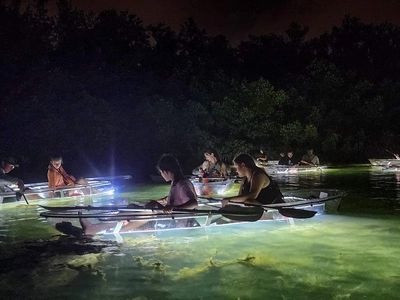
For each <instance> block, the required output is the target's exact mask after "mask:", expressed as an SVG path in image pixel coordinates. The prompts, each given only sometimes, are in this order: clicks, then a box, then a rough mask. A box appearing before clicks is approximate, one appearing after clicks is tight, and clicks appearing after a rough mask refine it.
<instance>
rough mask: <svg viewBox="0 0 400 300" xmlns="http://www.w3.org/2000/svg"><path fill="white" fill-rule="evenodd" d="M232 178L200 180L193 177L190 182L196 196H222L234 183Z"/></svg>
mask: <svg viewBox="0 0 400 300" xmlns="http://www.w3.org/2000/svg"><path fill="white" fill-rule="evenodd" d="M235 180H236V179H234V178H223V177H221V178H218V177H217V178H202V177H193V178H190V181H191V182H192V183H193V186H194V189H195V190H196V194H197V195H198V196H208V197H211V196H222V195H224V194H225V193H226V192H227V191H228V190H229V189H230V188H231V187H232V186H233V184H234V183H235Z"/></svg>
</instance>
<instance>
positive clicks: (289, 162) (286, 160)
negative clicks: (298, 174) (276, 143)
mask: <svg viewBox="0 0 400 300" xmlns="http://www.w3.org/2000/svg"><path fill="white" fill-rule="evenodd" d="M293 155H294V152H293V151H292V150H289V151H288V152H287V154H286V155H285V156H284V157H282V158H281V159H280V160H279V162H278V165H284V166H293V165H295V164H296V163H295V161H294V159H293Z"/></svg>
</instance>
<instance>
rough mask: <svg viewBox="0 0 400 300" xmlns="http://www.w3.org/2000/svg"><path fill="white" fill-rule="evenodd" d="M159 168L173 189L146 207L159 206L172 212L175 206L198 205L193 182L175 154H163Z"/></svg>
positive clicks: (189, 206) (189, 207)
mask: <svg viewBox="0 0 400 300" xmlns="http://www.w3.org/2000/svg"><path fill="white" fill-rule="evenodd" d="M157 169H158V171H159V172H160V175H161V176H162V177H163V178H164V180H165V181H167V182H171V189H170V191H169V195H168V196H166V197H164V198H161V199H159V200H157V201H155V200H152V201H150V202H149V203H147V204H146V205H145V208H158V209H163V210H164V211H165V212H171V211H172V210H173V208H174V207H176V208H188V209H192V208H195V207H196V206H197V205H198V203H197V195H196V191H195V189H194V186H193V183H192V182H191V181H190V180H189V179H187V178H185V176H184V175H183V172H182V169H181V166H180V164H179V161H178V160H177V159H176V158H175V157H174V156H172V155H170V154H164V155H162V156H161V158H160V159H159V161H158V164H157Z"/></svg>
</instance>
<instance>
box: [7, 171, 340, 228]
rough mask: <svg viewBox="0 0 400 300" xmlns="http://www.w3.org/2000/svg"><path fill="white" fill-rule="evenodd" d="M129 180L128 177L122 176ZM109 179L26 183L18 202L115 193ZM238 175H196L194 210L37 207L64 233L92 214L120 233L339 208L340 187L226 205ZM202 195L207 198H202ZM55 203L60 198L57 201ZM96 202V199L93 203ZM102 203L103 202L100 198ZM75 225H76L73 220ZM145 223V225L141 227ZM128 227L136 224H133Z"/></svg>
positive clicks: (295, 216) (279, 218) (10, 198)
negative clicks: (82, 182) (274, 200)
mask: <svg viewBox="0 0 400 300" xmlns="http://www.w3.org/2000/svg"><path fill="white" fill-rule="evenodd" d="M119 177H121V178H122V177H123V178H125V179H129V178H130V177H129V176H119ZM107 179H108V178H101V177H99V178H89V179H88V181H87V184H86V185H75V186H73V187H65V188H58V189H50V188H48V186H47V183H35V184H27V185H26V187H27V188H28V189H27V190H26V191H25V192H24V193H20V197H23V199H20V201H26V202H27V203H29V204H31V203H32V202H33V203H34V202H35V200H45V199H51V198H62V199H65V198H72V197H85V196H110V197H111V198H113V197H114V196H111V195H112V194H113V193H114V190H115V189H114V187H113V184H112V181H111V180H107ZM238 180H239V179H238V178H198V177H197V178H194V177H193V178H192V182H193V185H194V187H195V189H196V193H197V195H199V206H198V207H197V208H196V209H189V210H188V209H186V210H184V209H175V210H174V211H173V212H172V213H171V214H165V213H164V212H162V211H157V210H154V209H146V208H145V207H143V206H141V205H140V204H132V203H131V204H128V205H94V206H39V207H40V216H41V217H44V218H46V219H47V220H48V221H49V222H50V223H51V224H53V225H54V226H56V228H57V229H59V230H60V231H62V232H64V230H63V229H62V227H63V226H67V225H70V226H71V228H77V227H79V225H80V224H79V222H82V220H83V219H89V220H91V221H94V223H96V224H102V225H104V228H105V229H104V230H101V231H99V232H98V234H100V235H104V236H110V235H112V236H119V235H120V234H127V233H128V234H131V233H137V232H156V231H164V230H177V229H196V228H208V227H213V226H221V225H232V224H237V223H243V222H255V221H260V222H265V221H290V220H293V219H306V218H312V217H313V216H314V215H318V214H322V213H324V212H325V211H326V210H332V211H333V210H335V209H337V207H338V205H339V204H340V201H341V198H342V197H343V193H342V192H340V191H338V190H328V191H319V190H317V191H312V192H309V194H298V193H297V194H286V195H285V197H284V201H285V203H279V204H270V205H265V206H243V205H236V204H235V205H233V204H232V205H228V206H224V207H222V205H221V201H220V199H215V198H211V197H212V196H214V197H215V196H221V195H223V194H224V193H225V192H226V191H227V190H228V189H229V188H231V187H232V186H233V184H234V183H235V181H238ZM16 193H17V194H18V193H19V191H18V188H17V187H14V186H11V187H10V190H9V191H5V192H2V193H1V194H0V197H1V198H0V200H1V203H9V202H13V201H17V200H18V197H16ZM202 197H203V198H202ZM54 203H57V202H54ZM93 203H95V202H93ZM102 203H104V202H102ZM124 222H125V223H126V222H129V223H135V222H136V223H138V224H140V226H136V227H135V226H133V227H135V229H134V230H132V229H126V228H127V227H124V226H122V224H124ZM72 224H74V226H73V225H72ZM141 224H144V225H143V226H142V225H141ZM129 228H132V226H130V227H129Z"/></svg>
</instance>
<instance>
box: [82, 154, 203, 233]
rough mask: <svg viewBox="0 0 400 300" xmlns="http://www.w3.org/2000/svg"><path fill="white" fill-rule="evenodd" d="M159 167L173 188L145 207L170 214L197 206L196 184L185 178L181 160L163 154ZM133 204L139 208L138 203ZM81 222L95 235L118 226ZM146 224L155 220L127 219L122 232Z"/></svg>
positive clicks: (85, 228)
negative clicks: (164, 195) (176, 209)
mask: <svg viewBox="0 0 400 300" xmlns="http://www.w3.org/2000/svg"><path fill="white" fill-rule="evenodd" d="M157 169H158V170H159V172H160V174H161V176H162V177H163V178H164V180H165V181H167V182H171V188H170V191H169V194H168V196H166V197H163V198H161V199H159V200H152V201H150V202H148V203H146V204H145V206H144V207H145V208H148V209H157V210H163V211H164V213H167V214H169V213H172V212H173V210H174V209H175V208H183V209H193V208H195V207H197V205H198V202H197V195H196V191H195V189H194V186H193V184H192V182H191V181H190V180H189V179H187V178H185V176H184V175H183V172H182V169H181V167H180V164H179V161H178V160H177V159H176V158H175V157H174V156H172V155H170V154H163V155H162V156H161V157H160V159H159V161H158V164H157ZM131 206H132V208H137V205H136V204H133V205H131ZM120 215H121V214H120ZM167 221H169V220H167ZM185 221H187V220H185ZM80 223H81V226H82V229H83V230H84V232H85V234H86V235H93V234H96V233H98V232H100V231H103V230H110V229H113V228H115V226H117V222H110V223H98V224H92V223H91V222H90V221H89V220H88V219H80ZM149 223H150V224H149ZM158 223H159V222H158ZM146 225H148V226H154V224H153V222H152V221H148V220H143V221H138V220H135V221H134V222H129V221H128V220H125V221H124V222H123V224H122V228H121V230H120V232H126V231H133V230H136V229H139V228H143V227H144V226H146Z"/></svg>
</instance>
